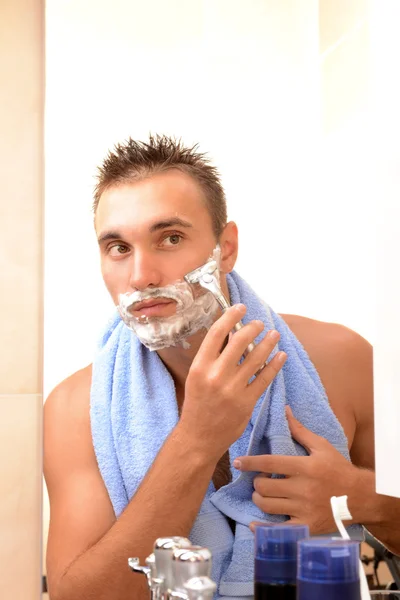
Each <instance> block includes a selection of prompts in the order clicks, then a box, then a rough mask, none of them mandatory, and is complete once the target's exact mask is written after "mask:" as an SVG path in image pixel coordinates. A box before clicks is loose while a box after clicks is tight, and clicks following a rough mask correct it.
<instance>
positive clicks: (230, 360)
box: [219, 321, 264, 368]
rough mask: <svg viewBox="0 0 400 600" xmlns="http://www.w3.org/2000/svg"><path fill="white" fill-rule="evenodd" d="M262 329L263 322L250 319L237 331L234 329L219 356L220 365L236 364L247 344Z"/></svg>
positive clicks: (252, 340)
mask: <svg viewBox="0 0 400 600" xmlns="http://www.w3.org/2000/svg"><path fill="white" fill-rule="evenodd" d="M263 329H264V323H263V322H262V321H250V323H247V324H246V325H244V326H243V327H242V328H241V329H240V330H239V331H236V332H235V333H234V334H233V335H232V337H231V338H230V340H229V343H228V344H227V346H226V347H225V348H224V351H223V352H222V354H221V356H220V358H219V362H220V363H221V367H222V368H226V367H228V366H229V367H230V366H231V365H237V364H238V363H239V361H240V359H241V358H242V356H243V354H244V352H245V351H246V348H247V346H248V345H249V344H250V343H252V342H254V340H255V339H256V337H257V336H258V335H260V333H261V332H262V330H263Z"/></svg>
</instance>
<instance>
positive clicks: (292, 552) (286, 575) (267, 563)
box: [254, 524, 309, 600]
mask: <svg viewBox="0 0 400 600" xmlns="http://www.w3.org/2000/svg"><path fill="white" fill-rule="evenodd" d="M308 536H309V529H308V527H307V526H306V525H264V524H263V525H257V526H256V528H255V553H254V600H281V599H282V600H283V599H285V600H295V599H296V573H297V542H298V541H299V540H302V539H304V538H308Z"/></svg>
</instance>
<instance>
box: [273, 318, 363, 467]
mask: <svg viewBox="0 0 400 600" xmlns="http://www.w3.org/2000/svg"><path fill="white" fill-rule="evenodd" d="M281 317H282V318H283V320H284V321H285V322H286V324H287V325H288V326H289V328H290V329H291V330H292V331H293V333H294V334H295V336H296V337H297V338H298V340H299V341H300V343H301V344H302V345H303V347H304V349H305V350H306V352H307V354H308V355H309V357H310V359H311V361H312V363H313V364H314V366H315V368H316V369H317V371H318V374H319V376H320V378H321V381H322V383H323V385H324V387H325V390H326V392H327V395H328V399H329V402H330V404H331V406H332V409H333V411H334V412H335V414H336V416H337V417H338V419H339V421H340V422H341V424H342V426H343V428H344V429H345V432H346V435H347V437H348V439H349V445H350V447H351V451H352V457H354V458H353V460H354V462H357V463H358V464H360V466H369V467H370V466H372V464H373V445H374V442H373V371H372V346H371V344H370V343H369V342H368V341H367V340H366V339H365V338H363V337H362V336H361V335H359V334H358V333H356V332H355V331H353V330H351V329H349V328H348V327H345V326H344V325H339V324H337V323H326V322H323V321H317V320H315V319H309V318H307V317H302V316H298V315H286V314H285V315H281ZM367 445H368V446H369V448H367Z"/></svg>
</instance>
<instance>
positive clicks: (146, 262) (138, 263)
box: [129, 251, 162, 291]
mask: <svg viewBox="0 0 400 600" xmlns="http://www.w3.org/2000/svg"><path fill="white" fill-rule="evenodd" d="M161 281H162V273H161V271H160V269H159V268H158V267H157V261H156V259H155V257H154V256H152V254H151V253H146V252H140V251H135V253H134V257H133V263H132V270H131V274H130V279H129V286H130V288H131V289H132V290H134V291H136V290H139V291H142V290H145V289H146V288H148V287H161Z"/></svg>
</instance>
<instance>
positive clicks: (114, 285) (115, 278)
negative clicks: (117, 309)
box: [101, 261, 129, 304]
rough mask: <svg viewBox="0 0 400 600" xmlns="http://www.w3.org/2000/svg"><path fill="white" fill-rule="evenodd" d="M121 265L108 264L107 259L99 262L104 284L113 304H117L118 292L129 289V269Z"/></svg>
mask: <svg viewBox="0 0 400 600" xmlns="http://www.w3.org/2000/svg"><path fill="white" fill-rule="evenodd" d="M121 267H122V265H121V264H115V263H114V264H110V263H109V262H108V261H102V263H101V274H102V276H103V280H104V283H105V286H106V288H107V290H108V293H109V294H110V296H111V298H112V299H113V301H114V303H115V304H118V296H119V294H125V292H127V291H129V269H126V268H125V269H124V268H121Z"/></svg>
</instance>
